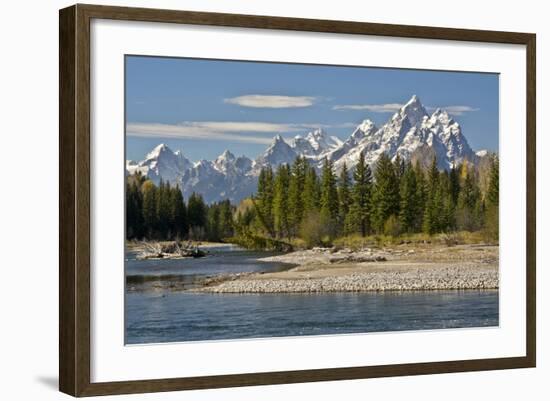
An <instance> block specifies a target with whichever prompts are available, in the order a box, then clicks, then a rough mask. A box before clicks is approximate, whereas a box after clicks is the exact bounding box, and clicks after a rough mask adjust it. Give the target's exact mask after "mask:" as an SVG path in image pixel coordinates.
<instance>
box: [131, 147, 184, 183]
mask: <svg viewBox="0 0 550 401" xmlns="http://www.w3.org/2000/svg"><path fill="white" fill-rule="evenodd" d="M191 166H192V163H191V162H190V161H189V160H188V159H186V158H185V157H184V156H183V154H182V153H181V151H179V150H178V151H176V152H173V151H172V149H170V148H169V147H168V146H166V145H165V144H163V143H161V144H160V145H158V146H157V147H155V148H154V149H153V150H152V151H151V152H149V153H148V154H147V155H146V156H145V159H144V160H143V161H141V162H139V163H135V162H132V161H131V160H129V161H127V162H126V170H127V171H128V173H129V174H133V173H134V172H138V171H139V172H141V173H142V174H143V175H145V176H147V177H149V179H151V180H152V181H153V182H154V183H155V184H158V183H159V181H160V179H161V177H162V179H163V180H164V181H170V183H171V184H174V185H175V184H176V183H177V182H179V180H180V179H181V177H182V175H183V173H184V172H185V171H186V170H187V169H188V168H190V167H191Z"/></svg>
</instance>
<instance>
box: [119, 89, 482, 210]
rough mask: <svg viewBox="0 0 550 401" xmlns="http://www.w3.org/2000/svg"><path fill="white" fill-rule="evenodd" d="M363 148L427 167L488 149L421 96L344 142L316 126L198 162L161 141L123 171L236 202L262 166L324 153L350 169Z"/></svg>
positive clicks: (249, 190)
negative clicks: (249, 150)
mask: <svg viewBox="0 0 550 401" xmlns="http://www.w3.org/2000/svg"><path fill="white" fill-rule="evenodd" d="M362 152H364V154H365V159H366V161H367V163H369V164H373V165H374V164H375V163H376V161H377V160H378V157H379V156H380V155H381V154H382V153H383V152H386V153H387V154H388V155H389V156H390V157H391V158H392V159H393V158H395V157H396V156H397V155H399V156H400V157H402V158H404V159H406V160H413V161H421V162H422V164H423V165H429V163H430V161H431V159H432V157H433V156H434V155H435V156H436V157H437V160H438V165H439V168H441V169H448V168H450V167H451V166H452V165H453V164H458V163H460V162H463V161H466V160H467V161H470V162H473V163H476V162H477V161H478V160H480V159H481V158H482V157H483V155H484V154H486V153H487V151H479V152H478V153H477V154H476V153H474V151H473V150H472V149H471V147H470V145H469V144H468V141H467V140H466V138H465V137H464V135H463V134H462V129H461V127H460V125H459V124H458V122H456V121H455V120H454V119H453V118H452V117H451V116H449V114H448V113H447V112H446V111H445V110H442V109H436V110H435V111H434V112H433V113H432V114H431V115H430V114H428V112H427V111H426V108H425V107H424V106H423V105H422V103H421V102H420V99H418V97H416V96H413V97H412V98H411V99H410V100H409V101H408V102H407V103H406V104H405V105H403V107H401V109H399V110H398V111H397V112H396V113H395V114H394V115H393V116H392V117H391V118H390V119H389V120H388V121H387V122H386V123H385V124H384V125H382V126H381V127H380V128H378V127H377V126H376V125H375V124H374V123H373V122H372V121H371V120H369V119H366V120H364V121H363V122H361V124H359V125H358V126H357V127H356V128H355V129H354V130H353V132H352V133H351V135H350V136H349V137H348V138H347V139H346V140H345V141H341V140H340V139H338V138H336V137H334V136H330V135H329V134H327V133H326V132H325V131H324V130H322V129H316V130H314V131H312V132H309V133H307V134H305V135H297V136H295V137H294V138H292V139H291V140H289V141H288V142H287V141H285V139H283V137H282V136H281V135H277V136H275V137H274V138H273V141H272V142H271V144H270V145H269V146H268V148H267V149H266V150H265V151H264V152H263V153H262V154H261V155H259V156H258V157H257V158H256V160H251V159H249V158H248V157H246V156H240V157H235V155H233V154H232V153H231V152H230V151H229V150H226V151H224V152H223V153H222V154H221V155H219V156H218V157H217V158H216V159H215V160H213V161H208V160H200V161H198V162H196V163H194V164H193V163H191V162H190V161H189V160H188V159H186V158H185V157H184V156H183V154H182V153H181V152H180V151H177V152H173V151H172V150H170V148H168V147H167V146H166V145H164V144H161V145H158V146H157V147H156V148H154V149H153V150H152V151H151V152H150V153H149V154H147V156H146V157H145V159H144V160H143V161H141V162H137V163H136V162H133V161H130V160H128V161H127V163H126V172H127V174H132V173H134V172H137V171H140V172H141V173H142V174H145V175H146V176H148V177H149V178H150V179H152V180H153V181H154V182H155V183H158V182H159V181H160V178H161V177H162V178H163V180H164V181H169V182H170V183H171V184H172V185H176V184H177V185H179V186H180V188H182V192H183V194H184V197H186V198H187V197H189V196H190V195H191V193H193V192H197V193H200V194H202V196H203V197H204V199H205V200H206V201H207V202H215V201H219V200H223V199H230V200H231V201H232V202H233V203H237V202H239V201H240V200H241V199H243V198H245V197H247V196H250V195H251V194H253V193H255V192H256V187H257V181H258V175H259V173H260V171H261V168H262V167H265V166H271V167H272V168H274V169H276V168H277V167H278V166H279V165H281V164H283V163H287V164H291V163H293V162H294V160H295V159H296V157H297V156H304V157H305V158H306V159H307V160H308V161H309V162H310V163H311V164H312V165H313V166H316V167H319V166H320V165H321V164H322V160H323V159H324V158H325V157H327V158H329V159H330V160H331V161H333V162H334V165H335V167H336V169H337V170H339V169H341V168H342V166H343V164H344V163H346V165H347V167H348V168H349V169H353V168H354V166H355V165H356V164H357V161H358V160H359V156H360V154H361V153H362ZM484 152H485V153H484Z"/></svg>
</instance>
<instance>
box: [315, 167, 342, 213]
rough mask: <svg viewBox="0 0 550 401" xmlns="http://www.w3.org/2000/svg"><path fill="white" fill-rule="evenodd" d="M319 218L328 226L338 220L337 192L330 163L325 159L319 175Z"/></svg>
mask: <svg viewBox="0 0 550 401" xmlns="http://www.w3.org/2000/svg"><path fill="white" fill-rule="evenodd" d="M319 203H320V207H321V217H322V218H325V219H326V221H327V222H329V223H330V224H334V222H336V219H337V218H338V190H337V188H336V176H335V175H334V171H333V166H332V162H331V161H330V160H328V158H326V157H325V159H324V161H323V168H322V174H321V199H320V202H319Z"/></svg>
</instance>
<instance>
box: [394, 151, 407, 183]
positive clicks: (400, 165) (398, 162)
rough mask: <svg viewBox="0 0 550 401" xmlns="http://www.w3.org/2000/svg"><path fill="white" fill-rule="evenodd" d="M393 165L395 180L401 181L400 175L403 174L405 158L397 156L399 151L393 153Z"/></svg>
mask: <svg viewBox="0 0 550 401" xmlns="http://www.w3.org/2000/svg"><path fill="white" fill-rule="evenodd" d="M393 167H394V168H395V177H396V178H397V181H398V182H399V183H401V177H403V174H405V160H403V158H402V157H401V156H399V153H397V155H395V159H394V160H393Z"/></svg>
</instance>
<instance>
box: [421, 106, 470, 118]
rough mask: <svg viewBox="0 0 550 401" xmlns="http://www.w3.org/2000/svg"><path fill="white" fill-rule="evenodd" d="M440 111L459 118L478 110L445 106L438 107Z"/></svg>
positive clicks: (468, 107) (433, 108)
mask: <svg viewBox="0 0 550 401" xmlns="http://www.w3.org/2000/svg"><path fill="white" fill-rule="evenodd" d="M428 109H430V110H435V109H436V108H435V107H428ZM440 109H441V110H445V111H447V113H449V114H453V115H455V116H461V115H463V114H465V113H470V112H472V111H478V110H479V109H478V108H475V107H471V106H461V105H456V106H445V107H440Z"/></svg>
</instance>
